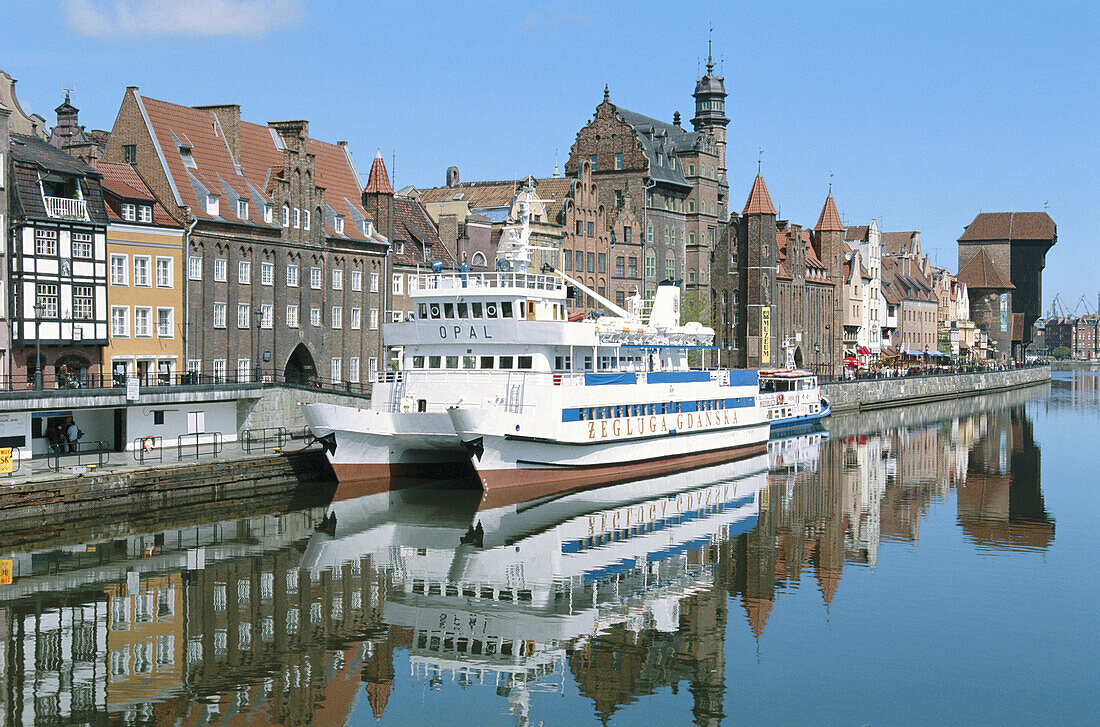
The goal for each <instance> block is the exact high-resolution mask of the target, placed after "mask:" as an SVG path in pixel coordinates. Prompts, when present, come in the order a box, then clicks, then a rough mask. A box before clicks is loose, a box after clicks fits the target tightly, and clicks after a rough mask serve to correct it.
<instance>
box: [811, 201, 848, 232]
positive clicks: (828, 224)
mask: <svg viewBox="0 0 1100 727" xmlns="http://www.w3.org/2000/svg"><path fill="white" fill-rule="evenodd" d="M814 230H816V231H817V232H844V231H845V229H844V223H843V222H841V221H840V213H839V212H837V211H836V203H835V202H833V195H831V194H830V195H829V196H828V197H826V198H825V206H824V207H822V208H821V216H820V217H818V218H817V224H816V225H814Z"/></svg>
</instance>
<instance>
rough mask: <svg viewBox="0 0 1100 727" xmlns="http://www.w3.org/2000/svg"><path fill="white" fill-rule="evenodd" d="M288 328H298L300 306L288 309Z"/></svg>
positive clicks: (289, 306) (290, 306)
mask: <svg viewBox="0 0 1100 727" xmlns="http://www.w3.org/2000/svg"><path fill="white" fill-rule="evenodd" d="M286 326H287V328H297V327H298V306H296V305H293V304H292V305H288V306H287V307H286Z"/></svg>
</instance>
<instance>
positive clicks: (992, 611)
mask: <svg viewBox="0 0 1100 727" xmlns="http://www.w3.org/2000/svg"><path fill="white" fill-rule="evenodd" d="M1098 399H1100V377H1097V376H1094V375H1090V374H1078V375H1069V374H1065V375H1060V374H1056V380H1055V381H1054V382H1053V383H1052V385H1051V386H1050V387H1049V388H1048V387H1039V388H1035V389H1030V390H1027V391H1022V392H1013V393H1010V394H999V395H992V396H988V397H984V398H980V399H970V400H966V401H959V402H950V403H942V404H933V405H927V406H922V407H911V408H906V409H900V410H896V411H890V412H880V413H874V414H864V415H861V416H858V417H835V418H833V419H832V420H831V421H830V422H829V425H828V430H829V431H828V432H825V433H817V434H812V435H808V436H804V437H800V438H795V439H790V440H785V441H782V442H777V443H774V446H773V448H772V451H771V452H770V453H769V455H768V457H758V458H756V459H752V460H748V461H745V462H740V463H735V464H732V465H727V466H724V467H719V468H714V469H710V470H707V471H701V472H695V473H691V474H690V475H686V476H680V477H672V478H668V479H664V480H654V481H647V482H642V483H635V484H632V485H629V486H619V487H614V488H606V489H602V490H598V491H595V492H590V493H585V494H582V495H579V496H574V497H569V498H564V499H560V500H557V501H554V502H543V503H527V504H523V505H517V506H513V507H508V508H501V509H497V510H492V511H485V512H479V511H478V499H479V495H478V493H471V492H457V493H456V492H453V491H452V492H450V493H449V494H448V493H443V492H439V491H436V492H429V491H424V490H416V491H411V492H407V493H406V494H404V495H403V496H401V497H391V496H375V497H372V498H359V499H349V498H346V497H345V496H344V494H345V493H337V499H336V501H335V502H332V503H329V502H317V503H298V504H295V505H288V503H285V502H280V501H278V500H277V499H276V500H271V501H265V502H260V503H246V504H229V505H223V506H220V507H216V508H200V509H197V510H196V511H195V512H186V511H178V512H174V513H173V514H172V515H171V516H169V517H168V519H163V518H162V519H160V520H158V519H156V518H150V517H148V516H147V515H135V516H133V517H132V518H129V519H125V520H120V521H119V522H105V521H99V522H95V523H89V524H88V525H87V527H86V529H83V530H82V529H79V528H75V529H67V530H66V531H65V532H62V533H55V534H52V535H51V536H49V538H48V539H46V538H43V537H42V536H41V535H39V536H34V535H33V534H27V533H6V534H0V558H6V557H11V558H12V560H13V561H14V570H15V579H14V583H13V584H11V585H7V586H0V644H2V647H3V649H4V658H3V659H2V660H0V685H2V686H3V693H2V698H0V725H17V724H25V725H53V724H60V725H69V724H85V723H89V724H103V723H122V724H144V723H155V724H164V725H204V724H223V723H224V724H235V725H244V724H255V725H261V724H286V725H309V724H316V725H329V724H345V723H351V724H370V723H374V722H375V720H379V721H381V723H383V724H459V725H481V724H508V725H510V724H518V725H525V724H530V725H540V724H544V725H568V726H570V727H573V726H575V725H584V724H597V723H600V722H604V723H606V724H620V725H632V724H691V723H693V722H694V723H696V724H708V725H709V724H719V723H722V724H741V723H746V724H755V725H758V724H799V723H802V724H845V725H847V724H996V725H1001V724H1028V725H1030V724H1094V723H1095V706H1096V699H1095V697H1094V696H1093V692H1094V689H1095V682H1096V679H1097V677H1098V676H1100V669H1098V666H1100V639H1098V637H1097V634H1098V633H1100V630H1098V628H1097V624H1096V615H1097V605H1098V602H1100V598H1098V595H1100V594H1098V590H1100V588H1098V586H1097V579H1096V578H1095V576H1094V575H1092V565H1094V563H1093V558H1094V557H1095V555H1096V547H1095V531H1096V524H1097V522H1098V520H1100V518H1098V515H1100V506H1098V505H1097V498H1096V486H1097V483H1098V480H1100V477H1098V475H1097V472H1100V454H1098V452H1100V443H1098V441H1097V423H1098V421H1100V403H1098ZM246 508H247V509H246ZM475 524H480V526H481V528H480V529H479V530H475V529H472V528H471V526H472V525H475ZM0 530H2V526H0ZM463 541H473V542H463ZM9 553H10V556H9V555H8V554H9Z"/></svg>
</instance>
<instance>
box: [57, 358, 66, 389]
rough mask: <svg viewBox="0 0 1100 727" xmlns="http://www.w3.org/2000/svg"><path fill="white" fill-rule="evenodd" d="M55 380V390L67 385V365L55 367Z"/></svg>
mask: <svg viewBox="0 0 1100 727" xmlns="http://www.w3.org/2000/svg"><path fill="white" fill-rule="evenodd" d="M54 378H55V379H56V380H57V388H59V389H62V388H64V387H66V386H68V384H69V367H68V365H67V364H61V365H60V366H58V367H57V372H56V373H55V375H54Z"/></svg>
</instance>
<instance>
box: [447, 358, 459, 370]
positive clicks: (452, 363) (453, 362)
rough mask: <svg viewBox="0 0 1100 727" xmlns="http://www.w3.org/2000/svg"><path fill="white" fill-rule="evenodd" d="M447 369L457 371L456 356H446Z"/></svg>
mask: <svg viewBox="0 0 1100 727" xmlns="http://www.w3.org/2000/svg"><path fill="white" fill-rule="evenodd" d="M447 368H449V369H457V368H458V356H448V357H447Z"/></svg>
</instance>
